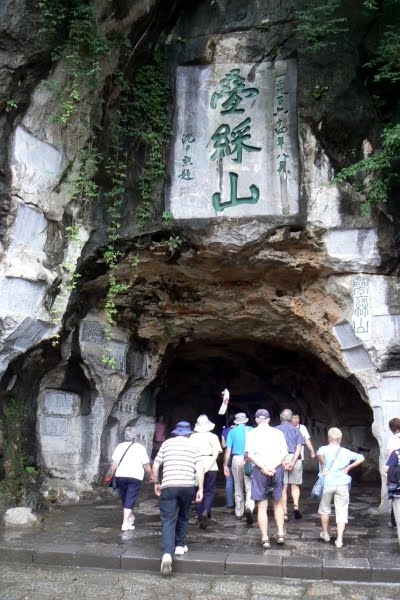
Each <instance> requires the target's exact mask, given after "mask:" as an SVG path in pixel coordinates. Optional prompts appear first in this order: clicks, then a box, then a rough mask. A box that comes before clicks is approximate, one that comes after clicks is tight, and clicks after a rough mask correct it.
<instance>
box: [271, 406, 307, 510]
mask: <svg viewBox="0 0 400 600" xmlns="http://www.w3.org/2000/svg"><path fill="white" fill-rule="evenodd" d="M292 414H293V413H292V411H291V410H290V409H289V408H285V409H284V410H283V411H282V412H281V414H280V419H281V424H280V425H278V426H277V428H276V429H279V430H280V431H282V433H283V435H284V436H285V439H286V443H287V447H288V450H289V454H288V455H287V457H286V458H285V460H284V463H283V466H284V468H285V477H284V485H283V492H282V503H283V510H284V513H285V514H284V519H285V521H287V520H288V514H287V488H288V485H289V484H290V486H291V491H292V497H293V514H294V517H295V519H301V513H300V508H299V498H300V488H299V485H301V483H302V482H303V467H302V463H301V461H299V460H298V458H299V457H300V452H301V449H302V448H303V436H302V435H301V433H300V431H299V430H298V429H297V427H295V426H294V425H292V423H291V419H292Z"/></svg>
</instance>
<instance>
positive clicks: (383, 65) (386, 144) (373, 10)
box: [296, 0, 400, 213]
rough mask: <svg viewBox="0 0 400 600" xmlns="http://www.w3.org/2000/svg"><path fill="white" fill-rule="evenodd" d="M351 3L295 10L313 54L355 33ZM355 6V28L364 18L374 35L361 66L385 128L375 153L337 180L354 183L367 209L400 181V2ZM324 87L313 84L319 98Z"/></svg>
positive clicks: (323, 1) (339, 0)
mask: <svg viewBox="0 0 400 600" xmlns="http://www.w3.org/2000/svg"><path fill="white" fill-rule="evenodd" d="M347 5H348V2H346V0H318V1H317V2H316V3H315V2H313V6H312V7H310V8H308V9H306V10H302V11H297V12H296V18H297V26H296V33H297V35H298V36H299V39H300V42H302V44H303V47H304V48H305V50H306V51H307V49H308V51H309V52H312V53H314V54H315V53H318V52H322V51H325V50H331V49H332V48H333V47H334V46H335V45H336V44H337V41H338V39H339V35H340V36H341V38H340V39H341V40H342V42H343V39H345V38H344V37H343V36H349V35H350V34H351V26H350V21H349V19H348V18H347V16H344V15H346V9H347V8H348V6H347ZM355 10H356V11H357V10H358V14H357V13H356V12H353V14H352V17H351V18H352V19H353V21H354V22H353V23H352V26H353V27H354V26H357V25H358V21H357V19H359V20H360V22H361V21H364V23H368V30H369V31H374V32H375V36H376V41H375V43H374V46H373V47H371V48H369V49H368V51H369V57H368V56H367V60H366V61H365V62H364V64H363V69H364V71H365V73H366V78H365V85H366V87H367V89H368V90H369V91H370V94H371V101H372V104H373V106H374V107H375V110H376V111H377V117H380V118H381V125H382V132H381V135H380V144H379V145H377V148H376V149H375V150H374V151H373V152H372V154H371V155H370V156H366V157H363V158H362V159H361V160H359V161H358V162H356V163H355V164H351V165H349V166H347V167H345V168H344V169H341V170H340V171H339V173H338V174H337V175H336V177H335V178H334V179H333V183H343V182H345V181H347V182H349V183H352V184H353V185H354V187H355V189H356V190H357V191H358V192H360V193H361V194H362V196H363V200H362V201H361V212H363V213H369V212H370V210H371V208H372V206H374V205H375V206H380V205H383V204H384V203H386V202H387V201H388V199H389V198H391V197H394V190H395V189H397V186H398V185H399V182H400V175H399V172H398V164H399V155H400V154H399V153H400V125H399V116H398V115H399V108H400V102H399V91H400V89H399V84H400V0H379V1H378V0H362V2H361V4H360V6H359V8H357V9H355ZM347 14H351V11H350V13H348V11H347ZM342 15H343V16H342ZM365 50H366V49H365V47H364V48H363V51H364V52H365ZM324 91H327V88H326V87H325V88H324V87H322V86H315V87H314V90H313V91H312V92H311V95H312V97H313V98H314V99H315V100H321V99H323V95H324Z"/></svg>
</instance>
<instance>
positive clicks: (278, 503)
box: [246, 408, 288, 548]
mask: <svg viewBox="0 0 400 600" xmlns="http://www.w3.org/2000/svg"><path fill="white" fill-rule="evenodd" d="M255 419H256V423H257V427H256V428H255V429H253V430H252V431H250V432H249V433H248V435H247V441H246V451H247V456H248V458H249V460H251V462H252V463H253V464H254V470H253V479H252V485H251V497H252V499H253V500H255V501H256V502H258V515H257V519H258V526H259V528H260V531H261V545H262V547H263V548H270V547H271V542H270V539H269V536H268V514H267V510H268V500H269V498H272V499H273V505H274V517H275V522H276V527H277V530H278V532H277V538H276V542H277V543H278V544H284V543H285V532H284V529H283V527H284V517H283V505H282V490H283V477H284V468H283V466H282V463H283V461H284V460H285V458H286V456H287V454H288V447H287V444H286V440H285V436H284V435H283V433H282V432H281V431H278V429H277V428H276V427H270V425H269V412H268V411H267V410H266V409H265V408H260V409H259V410H258V411H257V412H256V414H255Z"/></svg>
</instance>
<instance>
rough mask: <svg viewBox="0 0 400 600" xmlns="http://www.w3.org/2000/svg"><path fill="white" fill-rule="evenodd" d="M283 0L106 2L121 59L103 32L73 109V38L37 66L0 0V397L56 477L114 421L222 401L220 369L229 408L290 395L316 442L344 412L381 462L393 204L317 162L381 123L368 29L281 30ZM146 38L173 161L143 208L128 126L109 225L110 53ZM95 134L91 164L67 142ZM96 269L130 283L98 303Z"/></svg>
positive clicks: (145, 429)
mask: <svg viewBox="0 0 400 600" xmlns="http://www.w3.org/2000/svg"><path fill="white" fill-rule="evenodd" d="M29 4H30V3H29ZM161 4H162V3H161ZM298 4H299V3H298V2H294V1H291V0H282V1H280V2H277V1H272V0H271V1H268V2H257V1H256V0H254V1H252V2H248V1H246V2H244V1H243V2H242V1H241V0H234V1H233V2H230V1H228V0H226V1H225V0H220V1H211V2H210V1H209V0H202V1H199V2H195V3H192V5H191V6H190V7H189V8H188V7H187V6H186V3H178V2H177V3H172V4H171V6H170V7H168V10H167V9H165V8H163V7H162V6H160V3H158V2H156V1H155V0H154V1H151V0H147V1H144V0H143V1H142V2H135V3H134V6H133V7H132V6H129V3H123V2H114V3H111V5H110V3H107V2H104V4H102V3H101V2H99V3H97V4H96V11H95V15H96V18H97V23H98V27H99V29H100V31H101V32H102V34H104V36H108V37H109V38H110V39H111V34H113V36H114V38H115V32H118V34H119V35H124V36H125V37H126V39H127V40H129V41H130V45H131V47H130V50H129V52H128V57H127V58H125V59H124V61H123V60H122V58H121V56H122V51H121V49H120V47H118V48H116V49H113V50H112V51H110V52H109V53H108V54H107V55H106V56H105V57H104V58H103V59H102V61H101V62H99V66H98V72H97V77H98V87H97V92H96V94H97V96H98V98H99V100H100V99H103V104H102V105H101V108H100V110H98V108H96V106H95V105H94V103H93V98H92V95H93V90H92V89H91V88H90V86H89V85H87V82H85V81H83V82H79V90H78V91H76V94H79V99H76V98H75V100H74V101H75V102H76V103H77V105H79V110H75V109H74V111H73V112H72V115H71V117H70V118H68V120H65V119H64V121H65V122H63V121H62V119H61V121H60V119H58V120H57V119H54V117H55V116H56V115H57V114H59V108H60V102H61V100H60V95H59V94H58V95H57V93H55V92H54V90H60V89H63V88H67V87H68V85H70V77H71V72H70V71H68V62H67V58H66V55H65V53H64V55H61V58H60V60H59V61H58V62H57V63H56V64H55V65H53V66H52V68H51V70H50V63H49V62H48V61H47V60H46V56H47V55H48V53H49V48H47V49H45V48H44V46H43V44H40V43H39V42H38V41H37V40H38V39H39V36H36V35H34V34H35V31H36V30H37V29H38V27H39V26H38V23H39V19H40V15H39V14H37V13H34V12H32V8H31V6H30V5H29V6H28V4H27V5H26V6H25V5H24V3H23V2H22V1H21V2H20V3H19V4H18V3H17V2H16V1H15V2H6V3H4V5H3V8H2V9H0V10H1V11H3V15H4V17H5V18H4V19H0V22H1V21H2V22H3V28H4V30H5V32H6V36H5V38H4V39H5V46H4V48H2V53H3V61H4V65H5V69H4V70H3V72H4V73H5V75H3V79H2V81H1V89H0V103H2V106H3V107H4V108H6V112H5V117H3V131H4V140H5V143H4V144H3V151H2V154H1V168H0V172H1V176H2V180H1V182H0V184H1V189H0V194H1V198H2V199H4V202H3V203H2V208H1V211H2V212H1V213H0V218H1V230H0V235H1V240H2V247H1V259H0V292H1V293H0V336H1V346H0V347H1V350H0V352H1V354H0V356H1V359H0V361H1V362H0V375H1V377H2V379H1V382H0V386H1V406H2V411H3V413H4V414H7V406H10V404H12V403H15V402H16V403H18V402H20V403H23V404H25V405H26V407H27V411H26V414H27V419H26V421H25V422H24V427H25V428H26V430H27V431H30V438H31V441H30V442H29V444H27V447H26V448H24V452H25V455H26V458H27V460H28V463H29V464H35V465H36V464H37V465H39V466H40V467H41V468H42V469H43V473H44V474H45V475H48V476H49V477H48V478H46V477H45V479H44V483H43V491H44V493H45V495H47V496H49V497H50V498H51V499H59V500H68V499H70V500H76V499H79V497H80V495H81V494H82V493H83V492H87V491H89V490H91V489H92V488H93V486H94V485H95V484H96V483H97V482H98V481H99V478H100V477H101V474H102V471H103V469H104V467H105V464H106V463H107V462H108V461H109V459H110V457H111V454H112V450H113V448H114V446H115V445H116V443H117V442H118V441H119V440H120V438H121V435H122V433H123V430H124V427H125V426H126V425H127V424H133V425H134V426H135V427H136V428H137V431H138V436H139V438H140V439H141V440H142V442H143V443H145V444H146V446H147V448H148V450H149V451H150V450H151V444H152V435H153V430H154V422H155V415H156V413H157V414H164V415H165V416H166V417H167V419H168V420H169V422H170V423H171V424H172V423H173V421H174V420H176V419H180V418H189V419H192V420H194V419H195V418H196V417H197V416H198V414H199V413H200V412H201V411H206V412H207V414H208V415H209V416H210V418H212V419H216V418H217V419H218V417H217V416H216V415H217V411H218V408H219V403H220V392H221V390H222V389H224V387H225V386H228V387H229V388H230V390H231V395H232V400H231V409H232V411H236V410H245V411H247V412H249V413H253V412H254V411H255V410H256V409H257V408H258V407H260V406H267V407H268V408H269V409H270V411H271V413H272V414H273V417H274V419H277V418H278V415H279V411H280V410H281V409H283V408H285V407H287V406H289V407H290V408H292V407H296V408H298V409H299V410H300V412H301V413H302V414H303V418H304V421H305V423H306V425H307V426H308V427H309V430H310V433H311V435H312V438H313V440H314V445H318V443H323V442H324V441H325V437H326V431H327V429H328V428H329V427H330V426H333V425H336V426H339V427H341V428H342V429H343V432H344V438H345V439H344V443H345V445H348V446H351V447H352V448H354V449H357V448H365V449H366V451H368V458H369V461H368V463H369V464H368V463H367V467H366V469H365V474H366V476H369V477H371V478H373V477H374V476H375V477H376V474H377V472H378V468H379V467H380V469H381V471H382V467H383V461H384V448H385V445H386V438H387V435H388V432H387V422H388V420H389V419H390V418H391V417H393V416H396V414H399V412H400V401H399V389H400V379H399V377H400V375H399V372H398V370H397V369H399V367H398V363H399V343H398V329H399V323H400V306H399V293H398V286H399V284H398V278H397V276H396V275H394V274H393V273H395V272H396V270H395V267H396V265H397V262H398V255H397V246H396V244H397V242H396V238H395V221H394V220H393V218H390V217H389V216H387V215H385V214H383V213H376V214H372V215H371V216H363V215H362V214H361V213H360V211H359V209H358V204H359V200H360V198H359V195H358V193H357V192H355V191H354V190H352V189H351V188H350V187H349V186H343V188H338V187H337V186H335V185H332V184H331V179H332V177H333V175H334V170H335V169H337V168H338V167H340V166H342V165H343V164H345V162H346V160H347V159H348V157H349V156H350V155H351V154H352V152H353V151H354V149H355V148H356V149H359V148H360V147H362V146H364V147H367V146H371V145H372V146H373V145H374V131H375V122H374V112H373V108H372V104H371V100H370V98H369V96H368V94H367V92H366V91H365V89H364V87H363V86H362V84H361V82H360V80H359V66H360V65H359V58H358V52H357V48H358V45H359V44H360V42H361V39H362V36H363V35H364V32H363V31H362V30H359V31H358V32H357V33H356V34H355V36H354V39H353V42H352V45H351V46H350V45H348V46H343V47H342V48H340V50H338V51H337V52H336V53H335V55H334V56H325V55H321V56H320V57H318V58H311V57H310V56H309V55H307V53H306V51H305V49H304V48H302V47H300V46H299V44H298V40H297V38H296V35H295V33H294V27H293V23H294V13H295V10H296V9H297V8H298ZM0 16H1V14H0ZM22 21H24V23H25V24H24V26H22ZM22 27H23V28H22ZM114 38H113V39H114ZM49 44H50V42H49ZM157 45H158V46H159V47H162V48H163V49H164V51H165V55H166V64H165V73H166V75H167V77H168V80H169V87H170V101H169V114H170V120H171V123H172V135H171V136H170V146H169V149H168V157H165V162H166V164H167V172H168V177H167V180H166V182H165V185H162V181H161V180H160V181H159V182H158V185H157V187H156V189H155V191H154V192H153V193H152V196H151V205H150V208H149V212H150V215H151V216H150V218H148V219H147V220H145V221H143V219H141V218H140V206H141V204H140V202H141V201H140V189H141V188H140V185H141V184H140V179H139V177H138V173H140V170H141V168H142V162H141V161H142V157H141V151H140V148H139V149H138V145H137V143H134V142H132V141H131V140H128V142H127V146H126V148H127V150H126V157H127V158H126V160H127V163H126V172H125V173H124V174H125V175H126V179H125V178H124V182H125V183H124V191H123V199H122V201H121V202H120V203H119V204H118V211H119V212H118V216H117V221H118V222H119V227H118V230H117V233H116V234H115V230H112V227H111V229H110V218H111V221H112V218H113V215H112V214H110V211H108V212H107V202H106V198H107V190H108V193H109V192H110V187H111V184H110V171H109V170H107V164H108V163H107V159H106V157H107V153H108V152H109V148H111V147H112V134H111V133H110V131H111V127H110V123H112V122H113V119H115V118H116V114H117V110H116V108H115V106H114V105H116V101H117V97H118V95H120V94H121V88H120V87H118V84H117V83H115V82H116V81H117V77H116V73H117V72H120V69H121V64H123V65H124V68H125V74H126V75H127V77H128V79H131V80H132V79H134V77H135V73H136V72H137V70H138V69H139V68H140V67H141V66H142V65H143V64H144V63H146V61H147V60H148V58H149V56H150V55H151V54H152V49H153V47H154V46H157ZM49 47H50V46H49ZM44 76H47V82H46V83H44V82H42V81H41V79H42V78H43V77H44ZM150 83H151V82H150ZM316 89H323V90H325V92H324V93H323V94H322V95H319V94H317V93H316V92H315V90H316ZM136 90H137V88H136ZM14 97H15V98H18V102H17V101H15V103H14V104H17V106H14V104H13V103H11V104H10V99H12V98H14ZM77 98H78V96H77ZM7 102H8V103H7ZM52 117H53V118H52ZM83 123H84V126H83ZM100 125H101V126H102V127H103V132H102V133H99V134H96V136H95V135H94V133H93V132H94V131H98V130H99V127H100ZM135 126H137V124H136V125H135ZM96 144H97V147H98V148H99V146H101V152H102V153H103V154H102V158H101V159H100V158H98V159H96V160H97V167H96V168H95V166H94V165H91V166H90V165H89V166H88V168H86V170H82V165H83V166H85V165H86V166H87V164H88V161H87V158H86V159H85V155H83V154H82V149H83V148H85V149H87V148H88V147H89V146H90V147H92V146H93V145H96ZM372 146H371V147H372ZM86 156H87V155H86ZM91 156H93V155H91ZM85 160H86V163H85ZM96 160H95V161H94V163H96ZM160 160H162V159H161V158H160ZM99 165H100V166H99ZM114 171H115V170H114ZM82 173H83V176H82ZM114 174H115V172H114ZM83 177H84V179H85V181H89V180H92V179H93V181H94V182H96V188H95V190H96V193H89V191H88V188H87V187H84V186H82V185H81V181H82V178H83ZM111 179H112V176H111ZM77 182H78V183H77ZM71 186H72V187H73V188H74V190H75V191H73V192H72V193H71ZM79 186H81V187H79ZM78 187H79V194H78V193H77V192H76V189H77V188H78ZM92 191H93V190H92ZM111 191H112V189H111ZM114 206H115V205H114ZM163 211H167V212H164V218H162V216H161V215H163ZM110 231H111V232H113V231H114V234H115V235H114V238H113V239H112V248H113V250H114V251H117V255H116V256H117V258H116V260H115V261H114V262H112V261H111V262H112V268H111V269H110V261H109V260H107V257H106V258H105V254H104V251H105V250H107V245H108V247H110V241H109V239H110ZM78 276H79V279H78ZM110 276H111V277H115V278H116V280H117V281H118V282H119V283H120V284H123V285H122V287H120V288H119V292H118V294H117V295H116V296H115V305H116V306H115V307H116V310H117V314H116V318H115V324H114V325H113V326H110V323H109V321H110V319H109V318H108V322H107V310H108V309H107V301H108V300H109V298H110V296H109V295H107V290H108V289H109V287H110ZM113 301H114V300H113ZM54 336H56V338H54ZM218 425H222V423H219V421H218ZM7 427H9V425H8V426H7V425H6V426H4V429H5V431H4V436H3V437H4V440H3V454H4V456H5V457H7V444H8V442H9V437H10V436H9V429H7ZM32 438H33V441H32ZM3 462H4V463H5V470H6V472H7V469H8V468H9V466H7V461H6V460H5V461H3ZM310 467H311V468H312V465H310Z"/></svg>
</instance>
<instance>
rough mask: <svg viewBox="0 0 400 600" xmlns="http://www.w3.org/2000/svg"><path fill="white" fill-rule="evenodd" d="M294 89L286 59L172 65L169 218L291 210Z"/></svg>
mask: <svg viewBox="0 0 400 600" xmlns="http://www.w3.org/2000/svg"><path fill="white" fill-rule="evenodd" d="M296 88H297V66H296V61H295V60H291V59H290V60H285V61H275V62H273V63H272V62H264V63H260V64H256V65H252V64H238V63H231V64H214V65H211V66H187V67H179V68H178V70H177V79H176V98H177V101H176V111H175V119H174V144H173V147H172V150H171V158H170V175H171V185H170V189H169V198H168V201H167V207H168V208H169V210H170V211H171V213H172V215H173V217H174V218H175V219H194V218H195V219H196V218H198V219H200V218H210V217H220V216H225V217H254V216H263V215H293V214H297V213H298V211H299V205H298V203H299V192H298V186H299V183H298V147H297V109H296Z"/></svg>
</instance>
